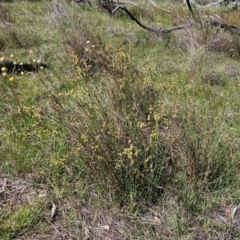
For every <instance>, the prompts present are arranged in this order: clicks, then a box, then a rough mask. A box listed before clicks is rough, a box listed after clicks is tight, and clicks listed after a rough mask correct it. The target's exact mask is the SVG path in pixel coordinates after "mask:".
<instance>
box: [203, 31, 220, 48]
mask: <svg viewBox="0 0 240 240" xmlns="http://www.w3.org/2000/svg"><path fill="white" fill-rule="evenodd" d="M219 30H220V27H218V29H217V31H216V32H215V34H214V35H213V37H212V39H211V40H210V41H209V43H208V45H207V46H206V48H208V47H209V46H210V45H211V43H212V42H213V40H214V39H215V37H216V36H217V34H218V32H219Z"/></svg>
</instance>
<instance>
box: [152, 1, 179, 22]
mask: <svg viewBox="0 0 240 240" xmlns="http://www.w3.org/2000/svg"><path fill="white" fill-rule="evenodd" d="M149 2H150V3H151V4H152V5H153V6H154V7H157V8H159V9H160V10H162V11H164V12H166V13H168V14H170V15H172V16H174V17H175V18H177V19H178V20H181V18H180V17H178V16H177V15H176V14H174V13H172V12H171V11H169V10H167V9H165V8H162V7H159V6H158V5H157V4H156V3H155V2H154V1H153V0H149Z"/></svg>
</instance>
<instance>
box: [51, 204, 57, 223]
mask: <svg viewBox="0 0 240 240" xmlns="http://www.w3.org/2000/svg"><path fill="white" fill-rule="evenodd" d="M56 210H57V207H56V205H55V204H54V203H52V209H51V220H52V219H53V218H54V217H55V216H56Z"/></svg>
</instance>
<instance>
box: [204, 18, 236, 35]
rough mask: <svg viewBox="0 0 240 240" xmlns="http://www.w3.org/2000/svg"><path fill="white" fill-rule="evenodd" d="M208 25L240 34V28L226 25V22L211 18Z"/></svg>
mask: <svg viewBox="0 0 240 240" xmlns="http://www.w3.org/2000/svg"><path fill="white" fill-rule="evenodd" d="M207 23H208V24H209V25H212V26H218V27H219V28H222V29H224V30H227V31H229V32H232V33H240V28H238V27H236V26H234V25H231V24H228V23H225V22H223V21H221V20H220V19H216V18H213V17H210V18H209V20H208V21H207Z"/></svg>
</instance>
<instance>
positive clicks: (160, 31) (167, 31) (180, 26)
mask: <svg viewBox="0 0 240 240" xmlns="http://www.w3.org/2000/svg"><path fill="white" fill-rule="evenodd" d="M118 9H121V10H123V11H125V12H126V13H127V14H128V16H129V17H130V18H131V19H132V20H133V21H135V22H136V23H137V24H138V25H139V26H140V27H142V28H143V29H145V30H147V31H149V32H152V33H154V34H156V35H158V36H162V35H163V34H164V33H169V32H172V31H176V30H180V29H183V28H187V27H191V24H181V25H178V26H174V27H170V28H167V29H153V28H150V27H148V26H145V25H144V24H142V23H141V22H140V21H139V20H138V19H137V18H136V17H134V16H133V14H132V13H131V12H129V11H128V9H127V8H126V7H118Z"/></svg>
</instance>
